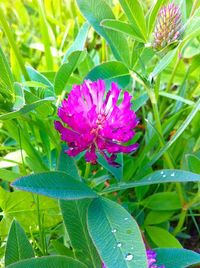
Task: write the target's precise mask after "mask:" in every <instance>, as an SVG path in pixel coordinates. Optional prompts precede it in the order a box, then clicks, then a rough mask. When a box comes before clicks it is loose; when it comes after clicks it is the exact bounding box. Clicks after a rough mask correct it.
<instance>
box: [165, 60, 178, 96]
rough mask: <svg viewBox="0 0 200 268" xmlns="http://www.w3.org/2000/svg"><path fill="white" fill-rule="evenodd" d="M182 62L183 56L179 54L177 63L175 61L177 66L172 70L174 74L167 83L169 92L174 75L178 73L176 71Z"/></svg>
mask: <svg viewBox="0 0 200 268" xmlns="http://www.w3.org/2000/svg"><path fill="white" fill-rule="evenodd" d="M180 62H181V57H179V56H178V57H177V60H176V63H175V66H174V69H173V72H172V75H171V77H170V80H169V83H168V85H167V88H166V90H165V92H168V91H169V90H170V88H171V86H172V83H173V80H174V76H175V74H176V72H177V70H178V67H179V64H180Z"/></svg>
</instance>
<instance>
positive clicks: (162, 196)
mask: <svg viewBox="0 0 200 268" xmlns="http://www.w3.org/2000/svg"><path fill="white" fill-rule="evenodd" d="M141 204H142V205H143V206H144V207H147V208H150V209H152V210H176V209H180V208H181V203H180V200H179V197H178V195H177V193H176V192H162V193H156V194H153V195H150V196H149V197H147V198H146V199H145V200H143V201H142V202H141Z"/></svg>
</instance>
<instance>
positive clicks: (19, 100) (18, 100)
mask: <svg viewBox="0 0 200 268" xmlns="http://www.w3.org/2000/svg"><path fill="white" fill-rule="evenodd" d="M14 90H15V103H14V105H13V110H14V111H15V110H19V109H20V108H22V107H23V106H24V105H25V99H24V90H23V88H22V86H21V85H20V84H19V83H14Z"/></svg>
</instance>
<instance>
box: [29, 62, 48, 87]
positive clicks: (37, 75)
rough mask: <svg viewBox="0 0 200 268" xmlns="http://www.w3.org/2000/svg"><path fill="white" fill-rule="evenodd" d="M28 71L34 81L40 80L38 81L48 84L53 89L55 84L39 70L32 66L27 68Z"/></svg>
mask: <svg viewBox="0 0 200 268" xmlns="http://www.w3.org/2000/svg"><path fill="white" fill-rule="evenodd" d="M26 69H27V71H28V74H29V76H30V78H31V80H32V82H33V81H34V82H38V83H42V84H43V85H46V86H47V87H48V88H49V89H51V90H52V91H53V84H52V83H51V82H50V81H49V80H48V79H47V78H46V77H45V76H44V75H42V74H41V73H39V72H38V71H36V70H35V69H33V68H32V67H30V66H29V67H27V68H26Z"/></svg>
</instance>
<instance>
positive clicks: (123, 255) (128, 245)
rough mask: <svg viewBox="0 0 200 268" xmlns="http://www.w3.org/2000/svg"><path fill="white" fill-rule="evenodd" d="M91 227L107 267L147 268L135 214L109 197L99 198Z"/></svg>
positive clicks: (92, 211)
mask: <svg viewBox="0 0 200 268" xmlns="http://www.w3.org/2000/svg"><path fill="white" fill-rule="evenodd" d="M88 229H89V233H90V235H91V238H92V240H93V242H94V244H95V246H96V248H97V250H98V252H99V254H100V256H101V258H102V261H103V262H104V263H105V265H106V267H107V268H113V267H120V268H125V267H126V268H127V267H135V268H138V267H140V268H147V260H146V253H145V247H144V244H143V241H142V236H141V233H140V230H139V227H138V225H137V223H136V222H135V220H134V219H133V218H132V217H131V215H130V214H129V213H128V212H127V211H126V210H125V209H124V208H123V207H121V206H120V205H118V204H117V203H115V202H113V201H110V200H108V199H100V198H98V199H95V200H93V201H92V203H91V205H90V206H89V210H88Z"/></svg>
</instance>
